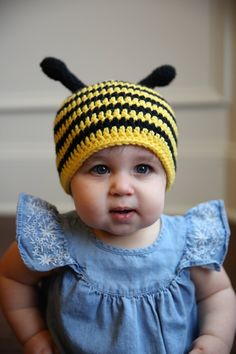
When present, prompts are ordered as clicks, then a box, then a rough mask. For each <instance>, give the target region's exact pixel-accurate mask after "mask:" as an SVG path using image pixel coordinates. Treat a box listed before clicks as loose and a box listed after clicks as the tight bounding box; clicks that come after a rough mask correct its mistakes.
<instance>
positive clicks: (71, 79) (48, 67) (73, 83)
mask: <svg viewBox="0 0 236 354" xmlns="http://www.w3.org/2000/svg"><path fill="white" fill-rule="evenodd" d="M40 66H41V68H42V70H43V72H44V74H46V75H47V76H48V77H50V78H51V79H53V80H56V81H60V82H61V83H62V84H63V85H64V86H65V87H67V88H68V89H69V90H70V91H71V92H76V91H78V90H81V89H82V88H83V87H86V86H85V85H84V84H83V82H82V81H80V80H79V79H78V78H77V77H76V76H75V75H74V74H72V73H71V72H70V70H69V69H68V68H67V66H66V65H65V64H64V63H63V61H61V60H59V59H56V58H52V57H47V58H45V59H43V61H42V62H41V63H40Z"/></svg>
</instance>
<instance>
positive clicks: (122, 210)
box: [110, 208, 135, 214]
mask: <svg viewBox="0 0 236 354" xmlns="http://www.w3.org/2000/svg"><path fill="white" fill-rule="evenodd" d="M134 211H135V209H132V208H113V209H111V210H110V213H111V214H129V213H131V212H134Z"/></svg>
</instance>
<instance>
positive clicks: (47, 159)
mask: <svg viewBox="0 0 236 354" xmlns="http://www.w3.org/2000/svg"><path fill="white" fill-rule="evenodd" d="M227 7H228V1H224V0H198V1H196V0H119V1H116V0H99V1H98V0H86V1H85V0H77V1H76V0H67V1H63V0H42V1H36V0H31V1H29V0H21V1H18V0H11V1H5V2H1V3H0V43H1V45H0V48H1V66H0V78H1V79H0V166H1V167H0V171H1V172H0V176H1V177H0V179H1V183H0V213H13V212H14V211H15V205H16V201H17V195H18V193H19V192H20V191H26V192H28V193H31V194H35V195H38V196H40V197H42V198H45V199H47V200H49V201H50V202H52V203H54V204H56V205H58V206H59V209H60V210H66V209H68V208H70V207H71V201H70V198H69V197H68V196H66V195H64V193H63V191H62V190H61V187H60V185H59V182H58V177H57V172H56V168H55V163H54V146H53V142H52V138H53V136H52V125H53V118H54V115H55V112H56V110H57V109H58V106H59V105H60V103H61V101H62V100H63V99H64V98H65V97H66V96H67V95H69V92H68V91H67V90H66V89H65V88H63V87H62V86H61V85H60V84H59V83H57V82H54V81H52V80H50V79H48V78H47V77H46V76H45V75H44V74H42V73H41V70H40V68H39V62H40V61H41V60H42V59H43V58H44V57H45V56H48V55H51V56H56V57H58V58H61V59H63V60H64V61H65V62H66V63H67V64H68V66H69V67H70V68H71V70H72V71H73V72H74V73H75V74H76V75H77V76H78V77H80V79H81V80H82V81H84V82H85V83H86V84H91V83H95V82H98V81H101V80H107V79H111V78H114V79H123V80H127V81H132V82H137V81H139V80H140V79H142V78H143V77H144V76H145V75H146V74H148V73H149V72H150V71H151V70H153V69H154V68H155V67H156V66H159V65H161V64H163V63H170V64H173V65H174V66H175V67H176V68H177V72H178V76H177V78H176V80H175V81H174V82H173V84H171V86H169V87H167V88H164V89H162V90H159V91H161V92H162V93H163V94H164V96H165V97H166V98H167V99H168V100H169V101H170V102H171V103H172V104H173V106H174V108H175V110H176V114H177V120H178V124H179V127H180V142H179V165H178V175H177V180H176V183H175V186H174V188H173V190H172V191H171V192H170V193H169V195H168V198H167V206H166V211H169V212H182V211H183V210H185V209H187V208H189V207H191V206H192V205H194V204H196V203H198V202H200V201H203V200H207V199H212V198H223V199H225V197H226V184H227V180H226V178H227V177H226V170H225V166H226V163H227V159H228V158H229V156H228V151H229V150H230V151H232V148H233V149H234V148H235V146H232V143H231V145H230V142H229V140H228V126H229V122H228V119H229V107H230V97H231V96H230V87H231V82H230V78H231V75H230V74H231V65H232V63H231V62H230V58H231V42H230V40H231V27H230V23H229V13H228V12H227V11H228V10H227ZM234 151H235V149H234ZM231 155H232V154H231ZM230 158H232V156H231V157H230ZM234 159H235V156H234ZM229 213H230V214H231V215H236V212H235V211H234V210H232V209H231V210H229Z"/></svg>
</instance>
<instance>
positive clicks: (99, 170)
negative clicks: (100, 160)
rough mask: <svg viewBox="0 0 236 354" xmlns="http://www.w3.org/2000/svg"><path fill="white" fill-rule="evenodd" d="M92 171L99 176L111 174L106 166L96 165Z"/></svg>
mask: <svg viewBox="0 0 236 354" xmlns="http://www.w3.org/2000/svg"><path fill="white" fill-rule="evenodd" d="M91 171H92V172H93V173H95V174H97V175H105V174H106V173H109V172H110V170H109V168H108V167H107V166H106V165H96V166H94V167H93V168H92V170H91Z"/></svg>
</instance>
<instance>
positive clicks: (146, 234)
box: [93, 219, 161, 249]
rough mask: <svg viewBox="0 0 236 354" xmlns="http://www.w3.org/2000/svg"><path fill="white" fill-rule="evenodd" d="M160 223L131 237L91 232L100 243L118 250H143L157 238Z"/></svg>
mask: <svg viewBox="0 0 236 354" xmlns="http://www.w3.org/2000/svg"><path fill="white" fill-rule="evenodd" d="M160 227H161V221H160V219H158V220H157V221H156V222H155V223H154V224H152V225H150V226H148V227H146V228H144V229H140V230H138V231H136V232H135V233H133V234H131V235H125V236H119V235H110V234H106V233H104V232H103V231H100V230H93V231H94V233H95V236H96V237H97V238H98V239H99V240H100V241H102V242H104V243H107V244H109V245H111V246H113V247H119V248H128V249H132V248H144V247H148V246H150V245H151V244H152V243H153V242H154V241H155V240H156V239H157V238H158V236H159V233H160Z"/></svg>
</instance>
